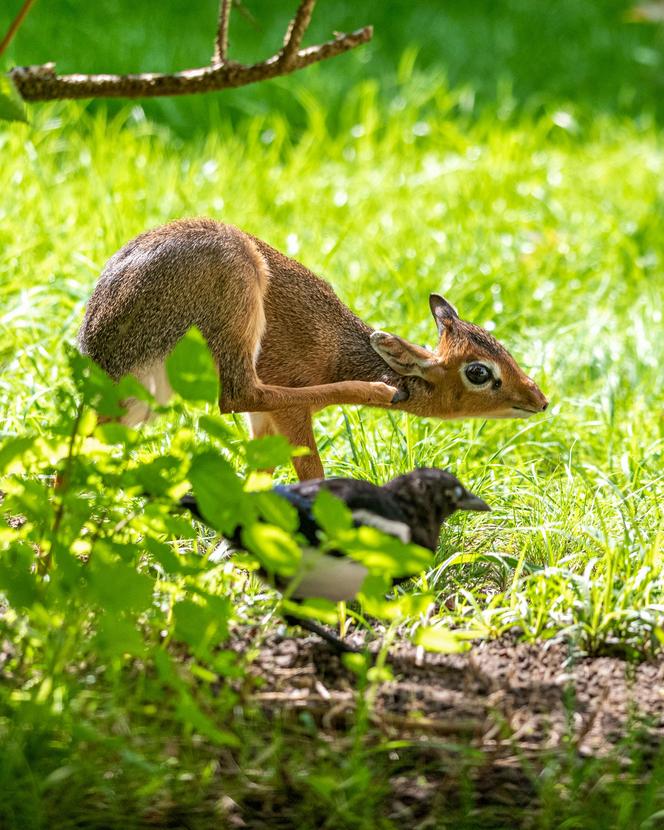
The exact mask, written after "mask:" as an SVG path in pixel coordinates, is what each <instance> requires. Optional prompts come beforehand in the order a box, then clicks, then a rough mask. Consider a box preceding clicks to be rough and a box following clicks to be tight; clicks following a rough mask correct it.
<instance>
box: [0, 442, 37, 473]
mask: <svg viewBox="0 0 664 830" xmlns="http://www.w3.org/2000/svg"><path fill="white" fill-rule="evenodd" d="M35 441H36V438H34V437H32V436H30V435H23V436H20V437H17V438H9V439H8V440H7V441H5V442H4V443H3V444H2V446H0V471H2V472H4V471H5V470H6V469H7V468H8V467H9V465H10V464H11V463H12V461H14V459H15V458H17V457H19V456H22V455H23V454H24V453H25V452H26V450H29V449H30V447H32V445H33V444H34V443H35Z"/></svg>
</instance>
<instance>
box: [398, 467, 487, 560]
mask: <svg viewBox="0 0 664 830" xmlns="http://www.w3.org/2000/svg"><path fill="white" fill-rule="evenodd" d="M383 489H384V490H386V491H388V492H389V493H390V494H391V495H392V496H393V497H394V498H396V499H397V500H398V502H399V506H400V507H401V509H402V510H403V512H404V514H405V515H406V516H407V517H408V520H409V522H408V523H409V525H410V527H411V531H412V534H413V535H412V539H413V542H416V543H417V544H419V545H422V546H423V547H427V548H429V549H430V550H435V549H436V546H437V544H438V537H439V536H440V527H441V525H442V523H443V522H444V521H445V519H447V518H448V516H451V515H452V513H454V512H455V511H456V510H478V511H486V510H491V508H490V507H489V505H488V504H487V503H486V502H485V501H483V500H482V499H481V498H479V496H476V495H475V494H474V493H471V492H470V491H469V490H467V489H466V488H465V487H464V486H463V484H461V482H460V481H459V479H458V478H456V477H455V476H453V475H452V474H451V473H448V472H447V471H446V470H437V469H435V468H433V467H421V468H419V469H417V470H413V471H412V472H410V473H406V474H405V475H402V476H399V477H398V478H395V479H393V480H392V481H390V482H388V483H387V484H385V485H384V486H383Z"/></svg>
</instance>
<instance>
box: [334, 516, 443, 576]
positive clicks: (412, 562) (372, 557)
mask: <svg viewBox="0 0 664 830" xmlns="http://www.w3.org/2000/svg"><path fill="white" fill-rule="evenodd" d="M334 544H335V547H339V548H340V549H341V550H343V551H344V553H347V554H348V555H349V556H352V557H353V559H356V560H357V561H358V562H361V563H362V564H363V565H364V566H365V567H366V568H368V569H369V570H373V571H379V572H381V573H384V574H387V575H389V576H391V577H393V578H399V577H406V576H413V575H414V574H417V573H421V572H422V571H424V570H426V569H427V568H430V567H431V566H432V565H433V553H432V552H431V551H430V550H427V549H426V548H422V547H420V546H419V545H414V544H408V545H405V544H404V543H403V542H401V541H400V540H399V539H396V538H395V537H394V536H389V535H388V534H386V533H381V532H380V531H379V530H376V529H375V528H373V527H359V528H357V530H351V531H347V532H346V533H344V534H342V535H339V536H337V538H336V539H335V540H334Z"/></svg>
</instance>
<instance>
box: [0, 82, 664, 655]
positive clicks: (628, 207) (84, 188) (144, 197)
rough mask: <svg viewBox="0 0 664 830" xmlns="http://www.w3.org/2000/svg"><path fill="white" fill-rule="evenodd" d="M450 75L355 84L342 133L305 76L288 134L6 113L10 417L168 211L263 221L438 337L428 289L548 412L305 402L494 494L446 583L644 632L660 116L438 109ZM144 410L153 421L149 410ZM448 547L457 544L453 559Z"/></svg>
mask: <svg viewBox="0 0 664 830" xmlns="http://www.w3.org/2000/svg"><path fill="white" fill-rule="evenodd" d="M457 98H458V96H457V95H456V94H455V93H454V92H451V91H449V90H448V89H446V88H445V87H441V86H440V85H439V84H438V83H436V82H435V81H434V82H428V81H426V80H425V79H424V78H423V77H420V76H418V75H414V76H413V77H412V78H410V79H409V80H408V82H407V83H404V86H403V88H402V91H401V94H400V97H399V106H398V109H395V108H392V111H391V114H390V117H389V119H385V118H384V117H383V114H382V111H381V110H380V109H378V108H377V106H376V104H375V100H374V96H373V92H372V87H371V86H370V85H362V86H360V87H358V88H357V89H356V91H355V93H354V103H353V106H349V107H348V108H347V110H346V112H345V114H344V115H345V122H344V124H343V126H342V129H341V130H340V132H339V134H338V135H335V136H331V135H329V134H328V132H327V131H326V129H325V126H324V118H323V114H324V113H323V110H322V108H321V107H320V105H318V104H317V103H316V102H315V101H313V100H310V101H309V102H308V106H309V120H310V126H309V127H308V129H307V130H306V131H305V132H304V134H303V135H302V137H301V139H300V140H299V142H298V143H297V144H295V145H293V144H292V142H291V141H290V140H289V137H288V128H287V125H286V123H285V122H284V120H283V119H280V118H279V117H277V116H272V117H271V118H269V119H261V118H256V119H255V120H253V121H252V122H250V124H249V125H248V126H247V128H246V130H245V131H243V132H241V133H239V134H234V135H233V134H230V133H226V134H223V135H216V136H209V137H208V138H206V139H205V140H204V141H194V142H190V143H187V144H183V145H177V146H175V147H173V146H172V144H171V140H170V139H169V137H168V135H167V134H166V133H164V132H163V131H160V130H159V129H156V128H154V127H152V126H150V125H149V124H148V123H146V122H141V123H138V124H135V123H132V119H131V117H129V118H128V120H127V118H120V117H118V118H116V119H114V120H111V121H109V120H107V119H106V118H105V117H104V116H103V115H102V114H98V115H96V116H94V117H93V118H91V119H88V118H87V117H85V116H82V117H81V120H80V121H79V122H78V124H77V126H76V128H75V129H74V128H71V127H66V126H63V125H64V124H65V123H66V122H67V121H68V120H70V119H72V116H73V113H74V112H75V111H74V110H73V109H71V108H62V107H61V108H54V109H51V110H49V111H46V112H44V114H43V120H40V121H39V122H38V124H37V125H36V127H35V128H34V129H32V130H31V131H30V132H29V134H28V141H27V144H26V145H25V147H26V149H25V150H24V147H23V143H24V139H25V137H26V135H25V132H27V131H25V132H24V133H23V134H21V133H20V132H19V130H17V129H14V130H13V131H12V132H7V133H5V134H4V135H3V136H2V138H1V139H0V141H2V143H3V147H2V153H3V158H4V159H5V164H4V165H3V169H2V171H1V173H0V176H1V177H2V180H1V186H2V190H3V192H4V193H6V194H8V196H9V198H5V200H4V204H3V206H2V208H1V209H2V211H3V213H4V217H3V218H4V220H5V221H4V222H3V230H2V239H1V242H2V246H3V250H4V256H3V259H2V263H1V267H2V286H3V315H2V322H3V328H4V329H5V331H6V335H7V336H5V337H4V338H3V354H2V360H3V375H2V381H1V382H2V388H3V395H2V400H3V405H2V415H1V417H2V420H3V423H4V431H5V432H6V433H14V432H20V430H21V429H23V428H24V427H25V426H26V425H28V426H34V427H36V428H38V429H42V428H44V425H45V424H46V423H47V422H48V417H49V414H50V413H52V411H53V406H54V402H53V400H52V398H51V396H50V394H49V392H50V390H51V389H52V387H53V384H54V383H55V382H56V381H57V379H58V376H59V374H60V373H61V372H62V367H63V362H62V355H63V351H62V344H63V343H65V342H72V341H73V340H74V337H75V333H76V327H77V325H78V322H79V321H80V318H81V315H82V311H83V306H84V303H85V299H86V297H87V296H88V295H89V294H90V291H91V288H92V285H93V284H94V280H95V278H96V276H97V274H98V273H99V271H100V268H101V267H102V265H103V262H104V260H105V259H106V257H108V256H109V255H110V254H111V253H112V252H113V251H114V250H116V249H117V248H118V247H119V246H120V245H121V244H122V243H123V242H124V241H125V240H127V239H129V238H130V237H131V236H133V235H134V234H136V233H138V232H139V231H141V230H142V229H144V228H146V227H150V226H153V225H156V224H159V223H161V222H164V221H167V220H169V219H172V218H175V217H177V216H183V215H192V214H204V215H209V216H213V217H215V218H218V219H223V220H226V221H231V222H234V223H235V224H237V225H239V226H240V227H243V228H245V229H247V230H249V231H251V232H252V233H255V234H258V235H260V236H261V237H263V238H265V239H267V240H268V241H269V242H271V243H272V244H273V245H275V246H276V247H278V248H281V249H282V250H285V251H287V252H288V253H290V254H293V255H295V256H297V257H299V258H301V259H302V260H303V261H304V262H305V263H306V264H307V265H308V266H310V267H311V268H312V269H313V270H315V271H317V272H319V273H321V274H324V275H325V276H326V277H327V278H328V279H329V280H330V282H331V283H332V284H333V286H334V287H335V289H336V290H337V292H338V294H339V295H340V297H341V298H342V299H343V300H344V301H345V302H346V303H348V304H349V305H350V306H351V307H352V308H353V309H354V310H355V311H357V312H358V313H359V314H360V315H361V316H363V317H364V318H365V319H366V320H367V321H368V322H369V323H371V324H373V325H375V326H379V327H381V328H387V329H390V330H393V331H395V332H396V333H398V334H400V335H402V336H407V337H410V338H412V339H414V340H415V341H416V342H430V341H431V340H432V339H433V337H434V334H435V329H434V326H433V322H432V320H431V319H430V317H429V315H428V312H427V295H428V294H429V292H430V291H434V290H438V291H442V292H443V293H445V294H446V295H447V296H448V297H449V298H450V299H451V300H452V301H453V302H454V303H455V304H456V305H457V306H458V308H459V309H460V311H461V313H462V316H465V317H467V318H468V319H471V320H473V321H475V322H477V323H480V324H483V325H488V326H489V327H491V328H493V329H494V331H495V334H496V335H497V336H498V337H499V338H500V339H501V340H502V341H503V342H504V343H506V344H507V345H508V346H509V348H511V349H512V350H513V352H514V353H515V355H516V356H517V358H518V359H519V360H520V362H521V363H522V364H523V365H524V366H525V367H526V368H527V369H528V371H529V372H531V373H532V374H533V375H534V376H535V377H536V379H537V381H538V383H539V384H540V386H541V387H542V388H543V389H544V390H545V391H546V393H547V394H548V395H549V396H550V398H551V400H552V405H551V407H550V409H549V410H548V411H547V413H546V416H544V417H540V418H537V419H533V420H531V421H527V422H519V421H514V422H496V423H491V422H486V423H484V422H467V423H442V422H435V421H426V420H422V419H416V418H408V417H407V416H405V415H403V414H396V413H395V414H390V415H389V416H388V415H386V414H385V413H381V412H372V411H370V410H357V409H351V408H349V409H347V410H345V411H342V410H340V409H332V410H330V411H329V412H326V413H324V414H323V415H322V416H321V417H320V418H319V420H318V434H319V441H320V443H321V446H322V447H323V456H324V461H325V464H326V467H327V469H328V471H329V472H330V473H338V474H345V475H356V476H363V477H367V478H370V479H372V480H377V481H384V480H385V479H387V478H389V477H391V476H394V475H396V474H399V473H401V472H403V471H405V470H407V469H410V468H412V466H413V465H414V464H433V465H439V466H447V467H450V468H451V469H453V470H454V471H455V472H456V473H457V474H458V475H459V476H460V477H461V478H462V480H464V481H466V482H468V484H469V485H471V486H473V487H474V488H475V489H477V490H478V491H479V492H480V493H481V494H482V495H483V496H484V497H485V498H487V500H488V501H489V502H490V503H491V504H492V505H493V507H494V513H493V514H492V515H491V517H490V519H489V520H485V521H482V520H478V519H477V518H476V517H471V518H465V519H460V520H457V521H455V522H452V523H451V525H450V528H449V529H448V530H447V531H446V532H445V535H444V538H443V543H442V548H441V554H440V556H441V568H440V569H438V570H437V571H436V572H435V574H433V575H431V580H430V581H431V584H432V585H433V587H435V588H436V589H437V590H439V591H441V592H443V593H444V594H447V593H448V592H450V591H452V592H457V591H458V590H460V589H462V588H464V589H465V588H471V589H473V588H476V589H477V591H478V593H477V597H476V599H477V600H478V602H479V606H477V607H475V606H473V605H472V604H470V603H466V602H464V601H461V603H460V604H457V611H456V615H457V620H456V621H457V622H458V621H459V618H461V619H463V620H464V622H465V623H467V624H469V625H471V626H472V627H475V626H477V625H479V626H480V627H482V628H484V627H485V626H486V631H487V633H492V634H495V633H496V632H498V631H500V630H502V629H503V628H504V627H505V626H509V625H513V624H518V625H520V626H522V627H523V628H524V630H525V632H526V633H527V635H528V636H539V635H541V634H542V633H543V631H544V630H545V629H549V628H551V627H553V628H554V629H556V630H559V629H561V628H567V627H568V626H572V627H573V628H574V630H575V632H576V633H577V634H579V635H581V641H582V642H583V643H584V644H585V645H586V646H587V647H588V648H589V649H594V648H596V647H599V646H601V644H602V642H605V641H606V640H607V638H611V637H613V636H614V635H615V636H617V637H619V639H621V641H624V640H625V637H627V634H628V633H629V632H630V629H633V630H632V634H633V636H632V638H631V639H633V640H634V645H637V646H639V647H645V646H646V643H644V641H643V633H644V631H647V632H650V631H651V629H652V628H653V625H654V620H655V617H654V616H652V617H650V616H649V612H648V608H649V607H650V606H651V605H652V604H653V603H657V602H658V601H659V599H660V592H661V583H660V575H659V556H660V553H661V551H660V547H661V538H660V537H659V536H658V532H659V530H660V528H661V523H662V495H663V494H664V485H663V484H662V475H661V459H662V447H663V443H662V424H661V419H660V417H659V416H660V412H661V407H662V399H663V393H662V388H661V383H660V382H659V378H660V377H661V363H662V360H663V359H664V355H663V354H662V345H661V337H660V335H659V332H660V331H661V319H662V313H663V306H664V303H663V301H662V292H661V268H662V239H661V235H660V234H659V228H660V226H661V221H662V216H663V214H664V190H663V187H662V184H661V174H662V169H663V166H664V153H663V150H662V145H661V140H660V139H659V137H658V134H657V132H656V131H655V130H654V129H653V128H652V127H637V126H635V125H634V124H633V123H630V122H629V121H623V120H620V119H612V118H608V117H605V118H597V119H595V120H594V121H593V122H592V123H583V122H576V121H574V122H573V123H572V124H571V125H569V126H568V125H567V122H565V121H564V120H563V124H564V125H565V126H564V127H562V128H561V127H560V126H557V125H556V122H561V116H560V113H557V112H553V113H550V114H547V115H545V116H543V117H541V118H540V119H538V120H537V121H530V120H522V121H520V122H518V123H517V124H509V125H503V124H501V123H500V122H499V121H496V120H495V119H494V118H489V117H488V116H487V117H486V118H483V119H480V120H479V121H476V122H474V123H471V122H465V123H464V122H460V121H459V119H458V118H453V117H450V112H451V110H453V108H454V106H455V104H456V102H457ZM422 108H426V109H427V111H428V112H429V113H433V114H429V115H428V116H427V117H426V118H423V117H422V115H421V110H422ZM19 129H20V128H19ZM153 432H154V435H155V441H156V444H155V446H156V448H157V449H161V448H163V447H166V446H168V443H169V441H170V438H169V436H168V431H166V432H165V431H164V429H163V426H162V425H157V426H156V427H154V429H153ZM457 552H462V553H463V555H464V557H465V561H466V564H455V563H454V562H450V557H451V555H452V554H454V553H457ZM501 559H502V560H503V562H504V566H501V565H500V560H501ZM469 560H473V561H469ZM515 563H516V566H515ZM589 566H590V568H591V570H590V571H586V569H587V568H588V567H589ZM584 574H585V577H584V576H583V575H584ZM591 577H592V579H591ZM584 579H585V580H586V581H584ZM494 583H495V584H494ZM554 585H555V586H556V587H555V589H554V588H553V587H552V586H554ZM494 588H496V589H498V588H500V589H501V594H500V600H499V603H498V606H495V602H496V600H495V597H494V596H493V589H494ZM552 592H553V593H552ZM554 600H555V601H554ZM633 611H638V612H639V614H642V619H641V620H640V622H639V621H635V620H632V619H627V618H626V617H625V615H627V616H629V615H630V614H631V613H632V612H633Z"/></svg>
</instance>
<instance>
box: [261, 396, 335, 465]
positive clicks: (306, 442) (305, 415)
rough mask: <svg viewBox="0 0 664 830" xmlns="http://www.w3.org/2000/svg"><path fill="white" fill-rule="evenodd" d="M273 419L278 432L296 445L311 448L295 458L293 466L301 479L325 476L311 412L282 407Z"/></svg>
mask: <svg viewBox="0 0 664 830" xmlns="http://www.w3.org/2000/svg"><path fill="white" fill-rule="evenodd" d="M272 420H273V422H274V425H275V427H276V430H277V432H279V433H281V435H283V436H284V437H286V438H288V440H289V442H290V443H291V444H292V445H293V446H294V447H306V448H307V449H308V450H309V455H300V456H297V457H296V458H294V459H293V466H294V467H295V472H296V473H297V477H298V478H299V479H300V481H306V480H308V479H311V478H324V477H325V471H324V470H323V464H322V462H321V460H320V455H319V454H318V447H317V446H316V439H315V438H314V427H313V422H312V418H311V412H310V411H309V410H308V409H303V408H301V407H298V408H293V409H280V410H278V411H276V412H273V413H272Z"/></svg>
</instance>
